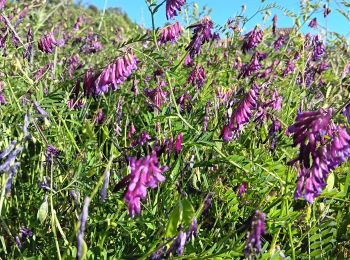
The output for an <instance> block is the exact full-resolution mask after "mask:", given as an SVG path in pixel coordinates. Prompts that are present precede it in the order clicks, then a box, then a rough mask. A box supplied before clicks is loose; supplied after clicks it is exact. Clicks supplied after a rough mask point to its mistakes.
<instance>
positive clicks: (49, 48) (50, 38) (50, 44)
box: [38, 32, 59, 53]
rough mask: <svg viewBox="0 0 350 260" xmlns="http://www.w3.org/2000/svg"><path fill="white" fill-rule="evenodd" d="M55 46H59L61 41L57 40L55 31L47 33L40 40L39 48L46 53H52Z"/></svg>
mask: <svg viewBox="0 0 350 260" xmlns="http://www.w3.org/2000/svg"><path fill="white" fill-rule="evenodd" d="M55 46H59V43H58V42H57V41H56V38H55V36H54V35H53V32H50V33H47V34H45V35H44V36H43V37H42V38H40V39H39V41H38V48H39V50H41V51H42V52H45V53H52V52H53V48H54V47H55Z"/></svg>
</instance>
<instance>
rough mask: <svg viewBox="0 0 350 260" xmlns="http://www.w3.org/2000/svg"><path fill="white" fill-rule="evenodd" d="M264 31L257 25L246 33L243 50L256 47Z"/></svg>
mask: <svg viewBox="0 0 350 260" xmlns="http://www.w3.org/2000/svg"><path fill="white" fill-rule="evenodd" d="M263 37H264V33H263V31H262V30H261V29H259V28H258V27H257V26H256V27H255V28H254V29H253V30H251V31H250V32H249V33H247V34H246V35H245V38H244V43H243V46H242V50H243V52H244V53H245V52H247V51H249V50H252V49H255V48H256V47H257V46H258V45H259V43H260V42H261V41H262V39H263Z"/></svg>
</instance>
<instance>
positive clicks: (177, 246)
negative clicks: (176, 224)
mask: <svg viewBox="0 0 350 260" xmlns="http://www.w3.org/2000/svg"><path fill="white" fill-rule="evenodd" d="M186 239H187V235H186V233H185V232H183V231H180V233H179V234H178V235H177V237H176V239H175V241H174V242H173V244H172V245H171V247H170V249H169V251H170V252H172V251H176V254H177V255H178V256H181V255H182V254H183V252H184V250H185V244H186ZM169 251H168V252H169ZM170 252H169V253H170Z"/></svg>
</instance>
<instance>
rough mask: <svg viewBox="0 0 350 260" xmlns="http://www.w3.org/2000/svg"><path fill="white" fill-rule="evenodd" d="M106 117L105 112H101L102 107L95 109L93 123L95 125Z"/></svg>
mask: <svg viewBox="0 0 350 260" xmlns="http://www.w3.org/2000/svg"><path fill="white" fill-rule="evenodd" d="M105 119H106V116H105V114H104V113H103V111H102V109H100V108H99V109H97V110H96V114H95V120H94V121H95V124H96V125H101V124H102V123H103V122H104V121H105Z"/></svg>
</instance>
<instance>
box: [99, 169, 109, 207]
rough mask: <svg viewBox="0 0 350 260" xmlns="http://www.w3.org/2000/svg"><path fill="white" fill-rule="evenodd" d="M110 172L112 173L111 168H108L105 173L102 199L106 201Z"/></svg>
mask: <svg viewBox="0 0 350 260" xmlns="http://www.w3.org/2000/svg"><path fill="white" fill-rule="evenodd" d="M110 174H111V171H110V169H108V170H107V171H106V172H105V174H104V178H103V185H102V188H101V201H104V200H105V199H106V198H107V189H108V184H109V176H110Z"/></svg>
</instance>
